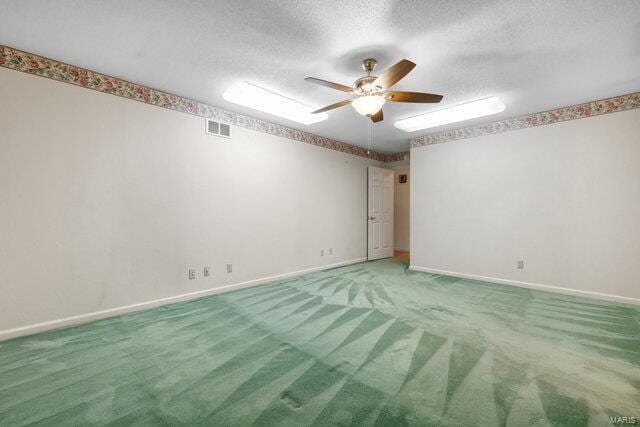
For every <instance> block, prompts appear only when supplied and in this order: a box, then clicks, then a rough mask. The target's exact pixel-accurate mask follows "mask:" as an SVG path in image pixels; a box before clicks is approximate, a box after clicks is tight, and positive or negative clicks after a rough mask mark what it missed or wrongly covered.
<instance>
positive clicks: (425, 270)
mask: <svg viewBox="0 0 640 427" xmlns="http://www.w3.org/2000/svg"><path fill="white" fill-rule="evenodd" d="M409 270H413V271H421V272H423V273H432V274H442V275H445V276H454V277H461V278H463V279H474V280H480V281H482V282H490V283H500V284H502V285H512V286H518V287H521V288H529V289H537V290H540V291H547V292H555V293H558V294H566V295H576V296H580V297H585V298H592V299H600V300H607V301H615V302H622V303H626V304H640V299H638V298H630V297H622V296H618V295H610V294H603V293H600V292H592V291H581V290H578V289H571V288H561V287H559V286H550V285H541V284H539V283H530V282H520V281H518V280H509V279H500V278H497V277H486V276H478V275H476V274H467V273H457V272H455V271H446V270H438V269H435V268H428V267H419V266H417V265H410V266H409Z"/></svg>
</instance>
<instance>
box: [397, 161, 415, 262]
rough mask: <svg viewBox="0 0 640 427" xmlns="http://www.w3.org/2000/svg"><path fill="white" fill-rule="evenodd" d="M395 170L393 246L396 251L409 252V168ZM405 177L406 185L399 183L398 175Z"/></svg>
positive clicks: (401, 167) (403, 167)
mask: <svg viewBox="0 0 640 427" xmlns="http://www.w3.org/2000/svg"><path fill="white" fill-rule="evenodd" d="M394 169H395V180H396V181H395V188H394V196H395V200H394V208H395V217H394V221H395V223H394V238H395V241H394V244H395V250H397V251H409V246H410V245H409V225H410V221H409V217H410V212H409V211H410V201H409V196H410V191H409V189H410V186H411V176H410V174H409V166H400V167H396V168H394ZM401 174H406V175H407V183H406V184H400V183H399V180H398V178H399V175H401Z"/></svg>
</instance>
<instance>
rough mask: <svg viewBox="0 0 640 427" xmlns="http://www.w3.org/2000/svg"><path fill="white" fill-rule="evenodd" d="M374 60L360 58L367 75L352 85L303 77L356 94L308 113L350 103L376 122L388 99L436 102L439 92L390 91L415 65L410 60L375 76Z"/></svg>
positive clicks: (391, 100) (319, 111)
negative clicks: (373, 73) (436, 93)
mask: <svg viewBox="0 0 640 427" xmlns="http://www.w3.org/2000/svg"><path fill="white" fill-rule="evenodd" d="M377 64H378V61H376V60H375V59H373V58H368V59H365V60H364V61H362V68H363V69H364V70H365V71H366V72H367V75H366V76H364V77H360V78H359V79H358V80H356V81H355V82H354V83H353V87H349V86H345V85H341V84H338V83H333V82H329V81H326V80H322V79H316V78H315V77H307V78H306V79H305V80H306V81H308V82H311V83H315V84H319V85H322V86H326V87H330V88H332V89H337V90H340V91H342V92H347V93H352V94H354V95H357V96H358V97H357V98H355V99H345V100H344V101H340V102H336V103H335V104H331V105H328V106H326V107H324V108H320V109H319V110H316V111H313V112H312V113H311V114H318V113H323V112H325V111H329V110H333V109H334V108H339V107H343V106H345V105H348V104H351V105H353V108H355V109H356V111H357V112H358V113H359V114H362V115H363V116H367V117H369V118H371V121H372V122H374V123H376V122H380V121H382V119H383V114H382V106H383V105H384V103H385V102H386V101H390V102H413V103H436V102H440V100H441V99H442V95H434V94H432V93H421V92H401V91H390V90H389V89H390V88H391V87H392V86H393V85H395V84H396V83H398V82H399V81H400V80H402V79H403V78H404V76H406V75H407V74H409V72H410V71H411V70H413V68H414V67H415V66H416V64H414V63H413V62H411V61H409V60H406V59H403V60H402V61H400V62H398V63H397V64H395V65H394V66H392V67H391V68H389V69H388V70H387V71H385V72H384V73H382V75H380V76H379V77H376V76H372V75H371V72H372V71H373V70H374V69H375V68H376V65H377Z"/></svg>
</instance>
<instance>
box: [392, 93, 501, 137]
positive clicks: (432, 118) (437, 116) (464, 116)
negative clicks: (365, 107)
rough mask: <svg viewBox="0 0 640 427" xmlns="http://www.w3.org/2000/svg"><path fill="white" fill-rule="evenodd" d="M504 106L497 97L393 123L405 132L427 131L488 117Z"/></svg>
mask: <svg viewBox="0 0 640 427" xmlns="http://www.w3.org/2000/svg"><path fill="white" fill-rule="evenodd" d="M504 108H505V107H504V104H503V103H502V101H500V98H498V97H497V96H492V97H490V98H484V99H479V100H477V101H471V102H467V103H465V104H460V105H456V106H454V107H449V108H444V109H442V110H438V111H431V112H428V113H425V114H420V115H419V116H415V117H409V118H408V119H404V120H398V121H397V122H395V123H393V125H394V126H395V127H397V128H398V129H402V130H403V131H405V132H414V131H416V130H421V129H428V128H432V127H436V126H442V125H446V124H449V123H455V122H462V121H464V120H469V119H475V118H476V117H482V116H488V115H490V114H496V113H499V112H501V111H504Z"/></svg>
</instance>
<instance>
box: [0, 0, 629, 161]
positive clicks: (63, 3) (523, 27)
mask: <svg viewBox="0 0 640 427" xmlns="http://www.w3.org/2000/svg"><path fill="white" fill-rule="evenodd" d="M0 44H5V45H7V46H10V47H15V48H18V49H22V50H26V51H29V52H33V53H36V54H40V55H43V56H48V57H51V58H53V59H58V60H61V61H64V62H68V63H71V64H74V65H79V66H81V67H85V68H89V69H93V70H96V71H99V72H102V73H105V74H110V75H113V76H116V77H120V78H123V79H126V80H131V81H133V82H136V83H141V84H144V85H147V86H151V87H154V88H157V89H161V90H164V91H167V92H171V93H175V94H177V95H181V96H184V97H188V98H192V99H196V100H198V101H202V102H206V103H208V104H212V105H215V106H220V107H223V108H226V109H229V110H233V111H237V112H240V113H243V114H247V115H251V116H254V117H259V118H262V119H266V120H269V121H273V122H276V123H280V124H283V125H287V126H291V127H294V128H298V129H302V130H306V131H309V132H313V133H316V134H319V135H322V136H326V137H330V138H335V139H339V140H342V141H345V142H349V143H352V144H355V145H361V146H366V135H367V121H366V120H365V119H364V118H363V117H361V116H359V115H358V114H357V113H356V112H355V111H354V110H353V108H351V107H345V108H342V109H339V110H335V111H333V112H330V113H329V119H328V120H326V121H324V122H321V123H317V124H314V125H310V126H305V125H301V124H298V123H295V122H290V121H287V120H284V119H279V118H277V117H273V116H270V115H268V114H264V113H259V112H256V111H253V110H249V109H246V108H242V107H240V106H237V105H234V104H230V103H228V102H226V101H224V100H223V99H222V93H223V92H224V90H225V89H226V88H227V87H229V86H230V85H232V84H233V83H234V82H236V81H238V80H248V81H251V82H254V83H257V84H259V85H261V86H264V87H266V88H270V89H272V90H274V91H277V92H279V93H281V94H283V95H286V96H289V97H291V98H294V99H298V100H300V101H302V102H304V103H306V104H309V105H311V106H314V107H320V106H324V105H325V104H330V103H333V102H336V101H339V100H341V99H343V98H344V94H342V93H340V92H338V91H333V90H330V89H327V88H324V87H320V86H315V85H312V84H309V83H307V82H305V81H304V80H303V79H304V78H305V77H307V76H315V77H320V78H323V79H327V80H332V81H336V82H339V83H343V84H348V85H350V84H351V83H352V82H353V80H355V79H356V78H357V77H359V76H361V75H362V74H363V73H362V71H361V69H360V61H361V60H362V59H364V58H366V57H369V56H373V57H375V58H377V59H378V60H379V68H378V71H380V70H381V69H384V68H386V67H388V66H390V65H392V64H393V63H394V62H396V61H398V60H400V59H402V58H407V59H410V60H412V61H414V62H415V63H417V64H418V66H417V67H416V68H415V69H414V70H413V72H412V73H411V74H409V76H408V77H406V78H405V79H404V80H402V82H400V83H399V84H398V85H397V86H396V87H395V88H396V89H398V90H416V91H426V92H432V93H439V94H442V95H444V99H443V101H442V102H441V103H440V104H438V107H434V106H431V105H412V104H391V105H390V104H386V105H385V111H384V112H385V120H384V122H381V123H379V124H375V125H374V126H373V137H374V142H373V147H374V148H375V149H376V150H379V151H383V152H397V151H402V150H406V149H408V139H409V137H413V136H418V135H423V134H425V133H431V132H438V131H442V130H446V129H451V128H455V127H460V126H463V125H464V126H467V125H474V124H478V123H482V122H486V121H493V120H497V119H499V118H507V117H513V116H517V115H522V114H527V113H532V112H536V111H542V110H547V109H551V108H555V107H561V106H566V105H572V104H577V103H581V102H585V101H590V100H594V99H599V98H606V97H609V96H615V95H620V94H624V93H629V92H635V91H638V90H639V89H640V2H639V1H638V0H616V1H603V0H573V1H568V0H564V1H563V0H538V1H530V0H522V1H516V0H482V1H462V0H459V1H450V0H431V1H407V0H396V1H392V0H386V1H380V0H368V1H347V0H342V1H312V0H309V1H300V0H273V1H265V0H255V1H238V0H236V1H226V0H225V1H175V0H174V1H169V0H164V1H163V0H136V1H131V0H109V1H107V0H103V1H94V0H76V1H71V0H57V1H53V0H29V1H25V0H11V1H9V0H0ZM491 95H497V96H499V97H500V98H501V99H502V100H503V101H504V103H505V104H506V105H507V108H506V110H505V111H504V112H503V113H500V114H498V115H495V116H491V117H489V118H484V119H476V120H471V121H468V122H464V123H458V124H457V125H450V126H442V127H439V128H433V129H430V130H429V131H417V132H413V133H405V132H403V131H400V130H398V129H396V128H394V126H393V121H394V120H398V119H401V118H406V117H410V116H413V115H416V114H419V113H422V112H426V111H429V110H431V109H436V108H442V107H443V106H449V105H455V104H458V103H461V102H465V101H469V100H473V99H478V98H483V97H486V96H491Z"/></svg>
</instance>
